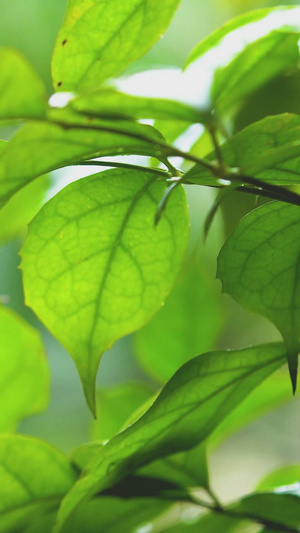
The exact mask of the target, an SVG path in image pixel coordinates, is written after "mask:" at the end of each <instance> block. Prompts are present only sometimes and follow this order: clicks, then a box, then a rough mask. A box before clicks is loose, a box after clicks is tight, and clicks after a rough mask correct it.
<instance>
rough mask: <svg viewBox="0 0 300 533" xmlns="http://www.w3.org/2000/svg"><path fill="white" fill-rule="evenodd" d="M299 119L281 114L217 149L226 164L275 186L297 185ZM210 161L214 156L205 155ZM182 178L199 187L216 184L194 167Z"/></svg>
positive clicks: (248, 129)
mask: <svg viewBox="0 0 300 533" xmlns="http://www.w3.org/2000/svg"><path fill="white" fill-rule="evenodd" d="M299 129H300V117H299V116H298V115H292V114H288V113H286V114H283V115H277V116H274V117H267V118H265V119H263V120H260V121H259V122H255V123H254V124H251V125H250V126H248V127H247V128H245V129H244V130H242V131H240V132H239V133H237V134H236V135H234V136H233V137H231V138H230V139H229V140H228V141H226V142H225V143H224V144H223V145H222V146H221V152H222V156H223V159H224V161H226V163H227V165H229V166H231V167H233V168H239V169H240V170H241V172H242V173H244V174H248V175H251V176H254V177H257V178H259V179H260V180H263V181H265V182H267V183H273V184H275V185H290V184H297V183H300V143H299ZM206 158H207V159H214V158H215V154H214V153H211V154H209V155H208V156H206ZM185 179H187V180H188V181H191V182H192V183H198V184H199V185H205V184H207V185H209V184H211V185H213V184H216V178H214V177H213V176H212V175H211V173H209V172H207V170H205V169H203V167H200V165H195V166H194V167H193V168H192V169H191V170H189V171H188V172H187V173H186V176H185Z"/></svg>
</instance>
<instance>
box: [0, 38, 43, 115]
mask: <svg viewBox="0 0 300 533" xmlns="http://www.w3.org/2000/svg"><path fill="white" fill-rule="evenodd" d="M0 72H1V79H0V94H1V100H0V119H5V120H6V119H18V118H43V117H44V116H45V115H46V109H47V98H46V91H45V88H44V86H43V83H42V81H41V80H40V79H39V77H38V75H37V74H36V73H35V72H34V70H33V68H32V67H31V65H30V64H29V63H28V62H27V61H26V59H25V58H24V57H23V56H22V55H21V54H20V53H19V52H18V51H16V50H12V49H10V48H1V49H0Z"/></svg>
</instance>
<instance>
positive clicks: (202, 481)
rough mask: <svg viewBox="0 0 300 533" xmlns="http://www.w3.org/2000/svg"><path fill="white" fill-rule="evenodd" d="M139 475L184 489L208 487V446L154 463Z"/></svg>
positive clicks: (198, 447) (203, 445)
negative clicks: (164, 481)
mask: <svg viewBox="0 0 300 533" xmlns="http://www.w3.org/2000/svg"><path fill="white" fill-rule="evenodd" d="M139 474H145V475H148V476H154V477H156V478H159V479H164V480H167V481H170V482H173V483H177V484H178V485H182V486H184V487H205V488H206V487H208V486H209V473H208V466H207V460H206V444H205V443H201V444H199V445H198V446H195V448H193V449H192V450H188V451H187V452H181V453H177V454H174V455H172V456H170V457H167V458H165V459H161V460H158V461H154V462H153V463H151V464H150V465H147V466H145V467H143V468H142V469H140V470H139Z"/></svg>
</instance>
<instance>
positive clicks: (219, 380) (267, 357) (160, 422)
mask: <svg viewBox="0 0 300 533" xmlns="http://www.w3.org/2000/svg"><path fill="white" fill-rule="evenodd" d="M283 352H284V348H283V346H282V345H281V344H269V345H264V346H257V347H253V348H247V349H244V350H238V351H232V352H222V351H219V352H211V353H207V354H203V355H200V356H198V357H196V358H195V359H193V360H191V361H189V362H188V363H186V364H185V365H184V366H183V367H182V368H181V369H180V370H178V371H177V372H176V374H175V375H174V376H173V378H172V379H171V380H170V381H169V382H168V383H167V385H166V386H165V387H164V388H163V390H162V392H161V394H160V395H159V396H158V398H157V400H156V401H155V402H154V404H153V405H152V407H150V409H149V411H147V412H146V413H145V414H144V416H143V417H142V418H140V419H139V420H138V421H137V422H136V423H135V424H133V425H132V426H130V427H129V428H127V429H126V430H125V431H123V432H122V433H120V434H119V435H117V436H116V437H114V438H113V439H112V440H111V441H109V442H108V443H107V444H106V445H105V446H104V447H103V448H102V449H101V450H100V451H99V453H98V454H96V455H95V456H94V458H93V459H92V460H91V461H90V463H89V464H88V465H87V467H86V469H85V471H84V474H83V476H82V477H81V478H80V480H79V481H78V483H76V484H75V486H74V488H73V489H72V490H71V491H70V492H69V494H68V496H67V497H66V498H65V500H64V502H63V504H62V507H61V509H60V511H59V515H58V520H57V525H56V528H55V533H57V532H58V531H60V530H61V527H62V525H63V524H64V522H65V520H66V519H67V518H68V517H69V516H70V515H71V514H72V512H73V511H74V509H76V508H77V506H78V505H79V504H80V503H82V502H83V501H85V500H87V499H88V498H90V497H91V496H93V494H95V493H98V492H100V491H103V490H106V489H108V488H110V487H112V486H113V485H114V484H115V483H117V482H119V481H120V480H121V479H122V478H124V477H125V476H126V475H128V474H129V473H130V472H133V471H134V470H136V469H138V468H140V467H142V466H143V465H146V464H149V463H150V462H152V461H154V460H155V459H158V458H160V459H162V458H164V457H166V456H168V455H170V454H173V453H177V452H180V451H184V450H188V449H191V448H193V447H195V446H196V445H197V444H199V443H200V442H201V441H203V440H205V439H206V438H207V437H208V436H209V435H210V433H211V432H212V431H213V430H214V429H215V427H216V426H217V425H218V424H219V423H220V422H221V420H222V419H223V418H224V417H225V416H227V415H228V413H230V411H232V409H233V408H234V407H235V405H236V404H237V403H239V402H241V401H242V400H243V399H244V398H245V397H246V396H247V394H249V392H251V390H252V389H253V388H254V387H255V386H257V385H258V384H259V383H260V382H261V381H263V380H264V379H265V378H266V377H267V376H268V375H270V374H271V373H272V372H273V371H274V370H276V368H278V367H279V366H280V365H281V364H282V363H283V360H284V355H283Z"/></svg>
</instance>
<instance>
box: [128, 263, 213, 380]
mask: <svg viewBox="0 0 300 533" xmlns="http://www.w3.org/2000/svg"><path fill="white" fill-rule="evenodd" d="M221 325H222V313H221V307H220V300H219V297H218V295H217V292H216V289H215V286H214V285H213V280H212V279H211V278H210V277H209V275H208V273H207V272H205V270H204V269H203V267H201V265H200V264H199V262H198V261H197V260H193V261H190V263H189V264H188V265H186V267H185V269H184V271H183V273H182V275H181V277H180V278H179V280H178V281H177V283H176V285H175V286H174V288H173V290H172V292H171V294H170V295H169V296H168V298H167V300H166V302H165V305H164V306H163V307H162V308H161V309H160V311H159V312H158V313H157V314H156V315H155V316H154V317H153V319H152V320H151V322H149V324H147V325H146V326H145V327H144V328H143V329H141V330H139V331H138V332H137V333H136V334H135V337H134V346H135V351H136V354H137V357H138V360H139V362H140V363H141V365H142V367H143V368H144V369H145V370H146V371H147V373H149V374H150V375H151V376H153V377H154V378H155V379H158V380H159V381H160V382H165V381H167V380H168V379H169V378H170V377H171V376H172V375H173V374H174V372H175V371H176V370H177V369H178V368H179V367H180V366H181V365H183V363H185V362H186V361H187V360H188V359H192V357H195V356H196V355H197V354H199V353H203V352H205V351H207V350H210V349H211V348H213V346H214V343H215V341H216V337H217V335H218V333H219V331H220V329H221Z"/></svg>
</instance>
